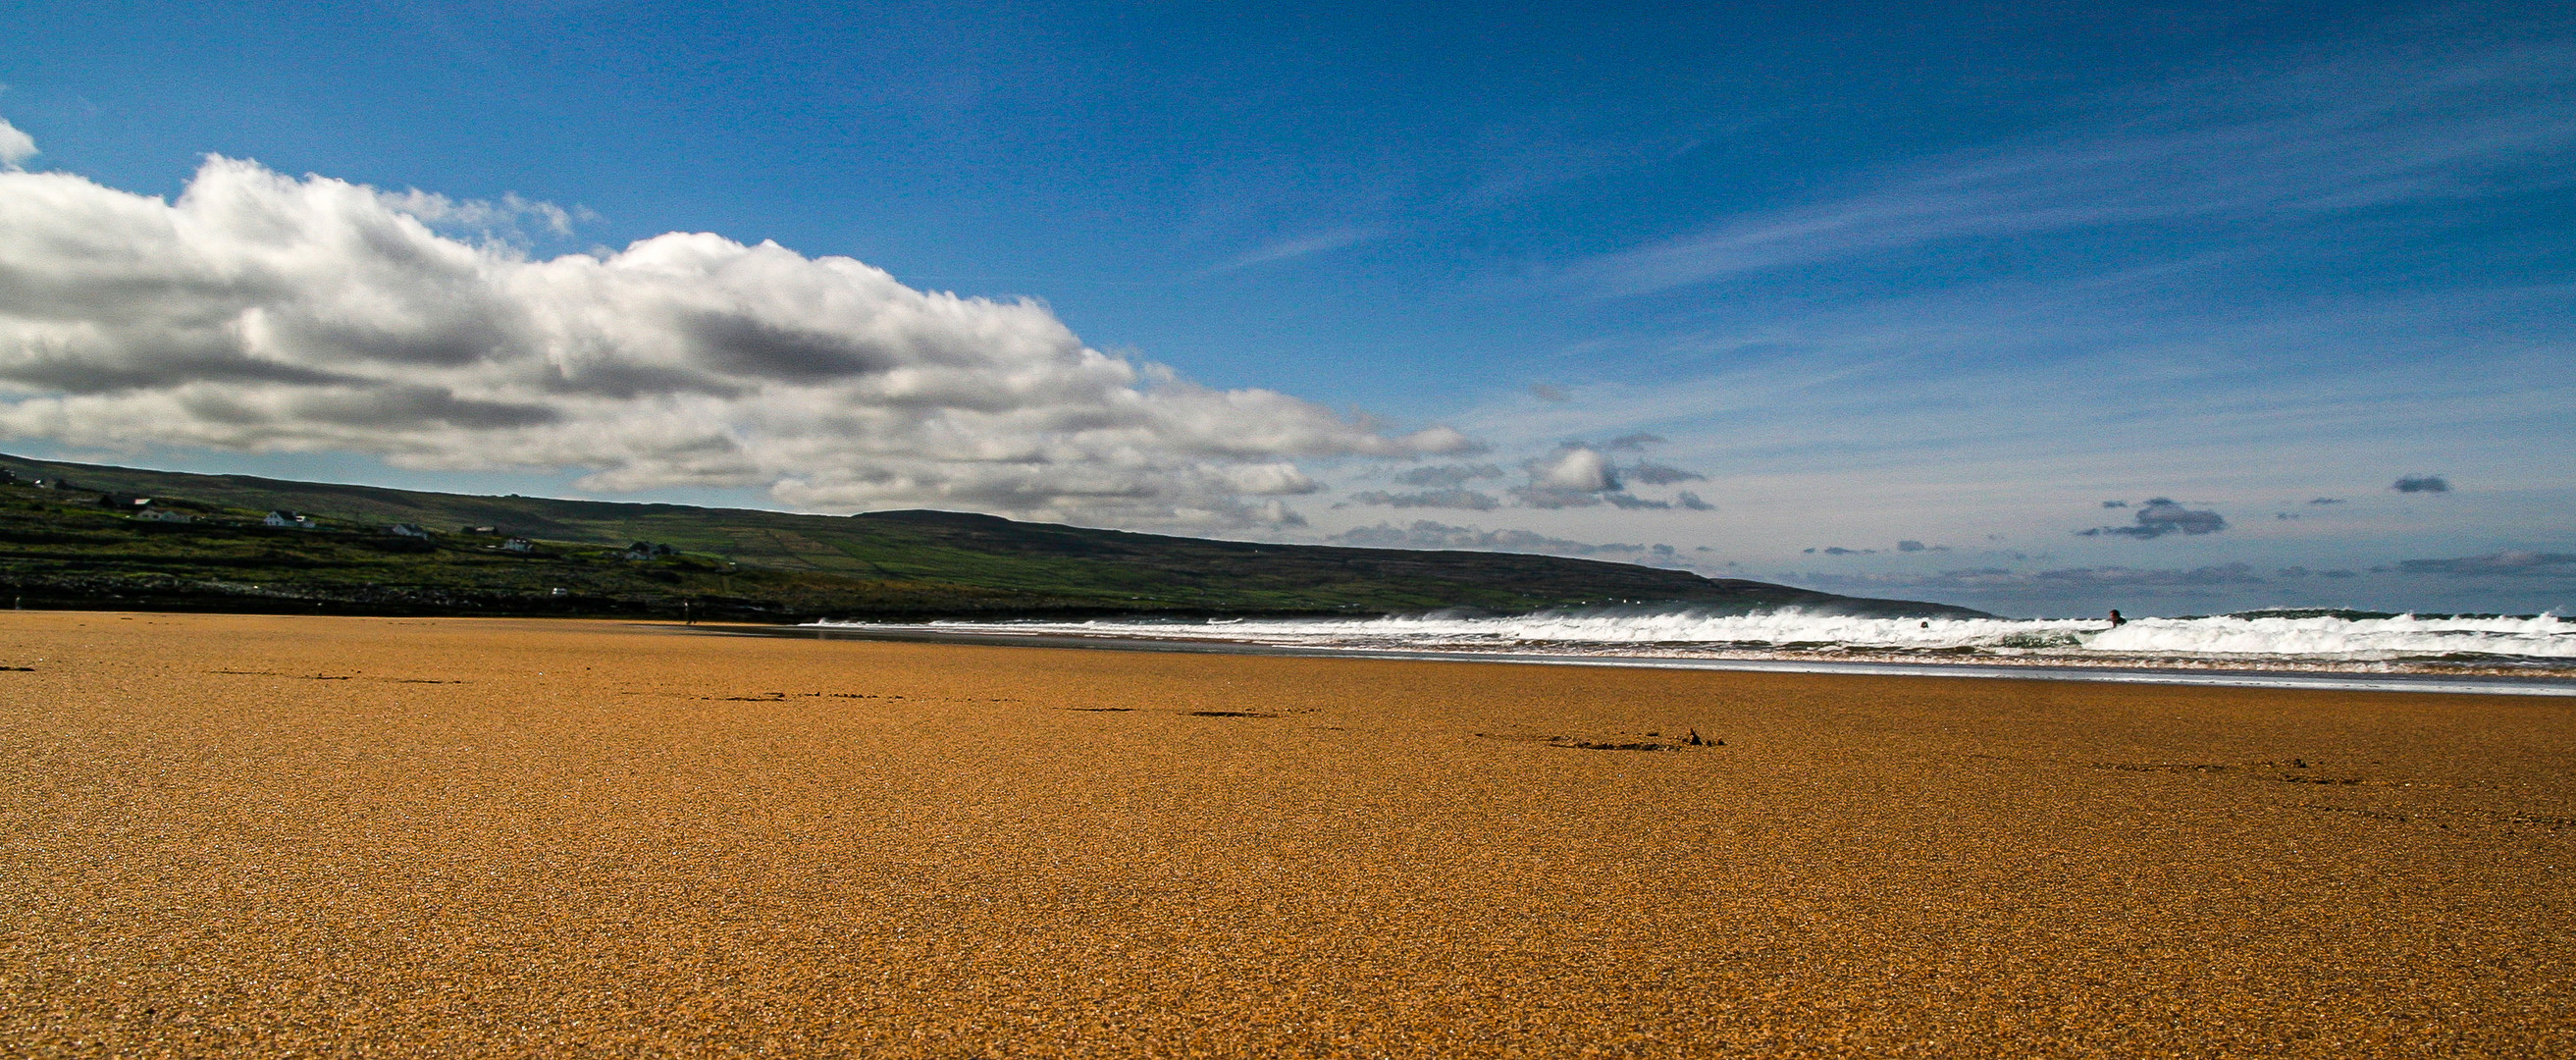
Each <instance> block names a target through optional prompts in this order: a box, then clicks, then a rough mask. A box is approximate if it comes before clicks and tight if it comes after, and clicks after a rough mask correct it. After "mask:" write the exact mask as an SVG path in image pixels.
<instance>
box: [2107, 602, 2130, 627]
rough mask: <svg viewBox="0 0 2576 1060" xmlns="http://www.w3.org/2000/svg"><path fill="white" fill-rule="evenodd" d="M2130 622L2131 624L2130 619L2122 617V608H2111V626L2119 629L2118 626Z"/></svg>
mask: <svg viewBox="0 0 2576 1060" xmlns="http://www.w3.org/2000/svg"><path fill="white" fill-rule="evenodd" d="M2128 624H2129V620H2128V619H2125V618H2122V617H2120V609H2119V608H2116V607H2114V608H2112V609H2111V628H2112V629H2118V628H2120V627H2122V626H2125V625H2128Z"/></svg>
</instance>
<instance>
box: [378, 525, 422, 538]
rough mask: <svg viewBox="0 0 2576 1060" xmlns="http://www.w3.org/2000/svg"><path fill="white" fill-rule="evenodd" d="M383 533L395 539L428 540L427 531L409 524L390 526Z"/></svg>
mask: <svg viewBox="0 0 2576 1060" xmlns="http://www.w3.org/2000/svg"><path fill="white" fill-rule="evenodd" d="M385 532H386V533H388V534H392V535H394V536H395V537H417V538H419V539H421V540H423V541H427V540H429V531H428V530H426V529H423V528H421V527H417V526H413V525H412V524H410V523H395V524H394V525H392V526H389V527H386V528H385Z"/></svg>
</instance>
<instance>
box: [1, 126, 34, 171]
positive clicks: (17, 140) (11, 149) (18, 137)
mask: <svg viewBox="0 0 2576 1060" xmlns="http://www.w3.org/2000/svg"><path fill="white" fill-rule="evenodd" d="M34 157H36V138H35V137H33V136H29V135H27V134H26V133H24V132H22V131H20V130H19V128H18V127H17V126H15V125H11V124H9V121H8V119H6V118H0V168H7V169H16V168H18V164H19V163H21V162H24V161H26V160H28V159H30V158H34Z"/></svg>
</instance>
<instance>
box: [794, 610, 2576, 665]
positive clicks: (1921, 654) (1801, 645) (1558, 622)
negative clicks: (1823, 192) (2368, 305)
mask: <svg viewBox="0 0 2576 1060" xmlns="http://www.w3.org/2000/svg"><path fill="white" fill-rule="evenodd" d="M814 625H816V626H819V627H824V628H846V629H852V630H864V629H896V628H905V629H913V630H923V631H937V632H947V633H956V634H968V635H983V636H995V637H1009V636H1046V637H1051V638H1052V637H1078V638H1102V639H1109V640H1135V641H1163V642H1172V641H1187V642H1208V643H1209V644H1210V645H1211V646H1213V645H1218V644H1232V645H1240V646H1244V647H1272V648H1293V649H1304V650H1342V651H1350V652H1353V653H1390V652H1391V653H1420V652H1436V653H1442V654H1458V653H1468V654H1495V655H1503V656H1534V655H1546V656H1556V657H1562V656H1599V657H1603V658H1605V659H1607V658H1632V659H1642V658H1665V659H1677V660H1678V659H1777V660H1819V659H1849V660H1856V661H1869V660H1875V661H1881V662H1908V663H1939V662H1955V663H1977V664H1985V665H1989V666H1991V665H2044V666H2118V667H2141V666H2143V667H2166V668H2170V667H2186V668H2229V669H2298V670H2324V671H2347V672H2379V673H2390V672H2432V673H2445V672H2447V673H2465V672H2488V673H2514V674H2528V675H2531V676H2535V677H2571V678H2576V620H2570V619H2567V618H2563V617H2560V616H2557V615H2535V616H2519V617H2515V616H2470V615H2373V614H2366V613H2354V612H2249V613H2245V614H2234V615H2214V616H2201V617H2191V618H2140V619H2135V620H2132V621H2130V622H2128V623H2127V624H2125V625H2121V626H2117V627H2114V626H2113V625H2111V624H2110V623H2109V622H2107V621H2104V620H2101V619H1999V618H1978V619H1959V618H1933V619H1914V618H1863V617H1856V616H1850V615H1835V614H1830V613H1817V612H1807V611H1800V610H1782V611H1772V612H1765V613H1758V614H1711V613H1707V612H1701V611H1689V610H1680V611H1660V612H1635V611H1624V612H1623V611H1568V612H1546V613H1540V614H1533V615H1519V616H1510V617H1474V616H1465V615H1442V614H1432V615H1422V616H1413V617H1387V618H1353V619H1334V618H1300V619H1215V620H1197V621H1180V620H1107V619H1104V620H1097V621H1087V622H1043V621H1025V622H936V623H929V624H915V625H908V626H902V627H896V626H890V625H885V624H877V623H841V622H820V623H815V624H814Z"/></svg>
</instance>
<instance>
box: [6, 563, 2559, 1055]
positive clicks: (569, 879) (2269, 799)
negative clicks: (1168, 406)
mask: <svg viewBox="0 0 2576 1060" xmlns="http://www.w3.org/2000/svg"><path fill="white" fill-rule="evenodd" d="M0 667H6V669H5V670H0V1042H8V1043H13V1045H12V1049H13V1050H14V1051H16V1052H18V1053H20V1054H25V1055H36V1056H108V1055H118V1056H224V1055H233V1056H278V1055H287V1054H289V1053H290V1052H291V1053H294V1054H299V1055H310V1054H318V1055H369V1056H401V1055H422V1056H428V1055H521V1056H594V1055H672V1056H694V1055H735V1054H742V1053H775V1054H782V1055H835V1054H846V1055H867V1056H884V1057H900V1056H970V1055H973V1056H980V1055H1068V1056H1079V1055H1103V1056H1106V1055H1184V1054H1186V1055H1208V1056H1283V1055H1285V1056H1295V1055H1352V1056H1362V1055H1365V1056H1378V1055H1395V1056H1407V1055H1479V1056H1571V1055H1636V1056H1684V1055H1712V1054H1732V1053H1739V1052H1740V1053H1747V1054H1754V1055H1766V1054H1768V1055H1833V1054H1853V1055H1941V1056H1969V1055H2014V1056H2020V1055H2033V1054H2046V1055H2104V1056H2138V1055H2174V1056H2219V1055H2248V1054H2262V1055H2289V1056H2300V1055H2308V1056H2356V1055H2360V1056H2368V1055H2468V1054H2489V1055H2522V1056H2536V1055H2566V1054H2569V1053H2571V1052H2576V974H2571V969H2576V886H2571V882H2576V881H2571V875H2576V873H2571V871H2570V870H2571V868H2576V709H2571V705H2570V704H2569V703H2568V702H2567V701H2565V700H2563V699H2558V698H2547V697H2517V696H2444V695H2426V694H2396V693H2351V692H2317V691H2284V690H2271V689H2240V688H2210V687H2190V688H2183V687H2158V686H2127V685H2106V684H2074V683H2060V682H2047V681H1977V680H1957V679H1942V678H1923V677H1871V676H1843V675H1814V674H1760V673H1723V672H1694V671H1669V670H1638V669H1609V668H1586V667H1534V666H1510V665H1498V664H1478V663H1458V662H1427V661H1391V660H1341V659H1316V658H1294V657H1264V656H1243V655H1206V654H1154V653H1134V652H1095V651H1078V650H1061V649H1048V648H1011V647H980V646H961V645H944V644H908V643H882V642H865V641H849V640H801V639H785V638H727V637H708V636H691V635H685V634H684V633H682V632H680V631H679V630H677V629H676V628H675V627H671V626H666V625H648V624H629V623H617V622H605V621H598V622H590V621H568V620H567V621H541V620H515V619H419V618H412V619H404V618H323V617H277V616H215V615H173V614H117V613H106V612H34V611H29V612H0Z"/></svg>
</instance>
